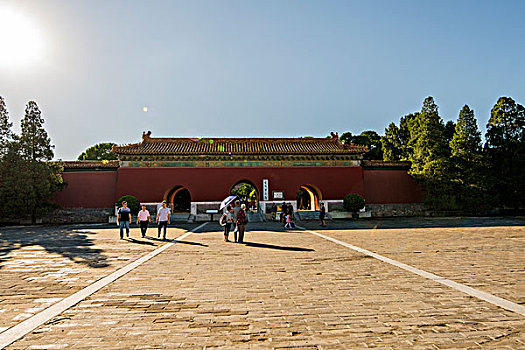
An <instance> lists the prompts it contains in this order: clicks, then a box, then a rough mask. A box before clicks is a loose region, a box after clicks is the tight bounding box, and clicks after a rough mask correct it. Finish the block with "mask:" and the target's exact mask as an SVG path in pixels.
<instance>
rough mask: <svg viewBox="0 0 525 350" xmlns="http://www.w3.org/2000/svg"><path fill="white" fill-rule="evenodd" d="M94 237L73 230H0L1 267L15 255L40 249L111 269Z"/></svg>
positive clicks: (45, 227)
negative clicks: (33, 248) (34, 248)
mask: <svg viewBox="0 0 525 350" xmlns="http://www.w3.org/2000/svg"><path fill="white" fill-rule="evenodd" d="M91 234H93V233H92V232H90V231H83V230H76V229H75V228H74V227H51V226H38V227H35V226H32V227H8V228H5V227H4V228H0V263H1V262H4V261H6V260H9V259H10V258H9V254H10V253H11V252H12V251H15V250H19V249H22V248H24V247H29V246H41V247H42V248H44V249H45V250H46V251H47V252H49V253H56V254H60V255H62V256H63V257H66V258H68V259H70V260H71V261H73V262H75V263H78V264H84V265H87V266H89V267H94V268H101V267H107V266H109V264H108V262H107V257H106V256H104V254H103V251H102V249H99V248H95V247H94V245H95V244H94V242H93V239H92V238H90V237H89V235H91ZM1 267H2V266H1V265H0V268H1Z"/></svg>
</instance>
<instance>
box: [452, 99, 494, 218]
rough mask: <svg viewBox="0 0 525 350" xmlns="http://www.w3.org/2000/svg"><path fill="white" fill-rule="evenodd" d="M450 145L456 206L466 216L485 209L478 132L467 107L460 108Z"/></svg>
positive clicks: (481, 156) (483, 174) (470, 110)
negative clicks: (465, 213)
mask: <svg viewBox="0 0 525 350" xmlns="http://www.w3.org/2000/svg"><path fill="white" fill-rule="evenodd" d="M449 145H450V150H451V156H450V163H451V166H450V172H449V177H450V181H451V183H452V187H453V191H454V193H455V196H456V202H457V203H458V206H459V207H460V208H461V209H462V210H463V211H464V212H468V213H472V212H474V211H475V210H476V209H477V210H484V209H487V208H488V198H486V191H485V190H486V180H485V175H486V174H485V170H484V168H485V167H484V165H483V154H482V145H481V132H480V131H479V129H478V124H477V121H476V117H475V116H474V111H473V110H472V109H470V107H469V106H468V105H465V106H463V108H462V109H461V111H460V113H459V117H458V121H457V124H455V127H454V134H453V135H452V139H451V140H450V142H449Z"/></svg>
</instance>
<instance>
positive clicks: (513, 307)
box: [297, 226, 525, 316]
mask: <svg viewBox="0 0 525 350" xmlns="http://www.w3.org/2000/svg"><path fill="white" fill-rule="evenodd" d="M297 228H299V229H301V230H304V231H305V232H308V233H311V234H313V235H316V236H318V237H321V238H324V239H326V240H328V241H331V242H333V243H336V244H339V245H342V246H344V247H347V248H350V249H352V250H355V251H356V252H359V253H361V254H365V255H368V256H371V257H373V258H375V259H377V260H380V261H383V262H385V263H388V264H391V265H394V266H396V267H399V268H401V269H403V270H406V271H409V272H412V273H414V274H416V275H419V276H421V277H424V278H427V279H429V280H432V281H435V282H437V283H441V284H443V285H445V286H448V287H450V288H453V289H455V290H458V291H460V292H463V293H465V294H468V295H470V296H473V297H475V298H478V299H481V300H484V301H487V302H489V303H491V304H493V305H496V306H499V307H501V308H504V309H507V310H509V311H512V312H515V313H518V314H520V315H521V316H525V306H522V305H519V304H516V303H514V302H512V301H510V300H507V299H503V298H500V297H497V296H495V295H493V294H490V293H487V292H483V291H481V290H479V289H475V288H472V287H469V286H466V285H464V284H461V283H458V282H454V281H452V280H449V279H448V278H445V277H441V276H438V275H435V274H433V273H431V272H427V271H425V270H421V269H418V268H417V267H413V266H411V265H407V264H405V263H402V262H399V261H397V260H394V259H390V258H387V257H386V256H383V255H380V254H377V253H374V252H371V251H369V250H366V249H363V248H360V247H357V246H354V245H352V244H349V243H346V242H343V241H340V240H338V239H335V238H332V237H330V236H326V235H323V234H322V233H319V232H316V231H311V230H307V229H306V228H304V227H301V226H297Z"/></svg>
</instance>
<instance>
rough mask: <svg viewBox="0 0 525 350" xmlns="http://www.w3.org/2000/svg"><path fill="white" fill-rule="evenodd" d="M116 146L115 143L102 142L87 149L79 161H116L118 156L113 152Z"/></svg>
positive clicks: (79, 157)
mask: <svg viewBox="0 0 525 350" xmlns="http://www.w3.org/2000/svg"><path fill="white" fill-rule="evenodd" d="M115 145H116V144H115V143H113V142H102V143H98V144H96V145H94V146H91V147H89V148H88V149H86V150H85V151H84V152H82V154H80V155H79V156H78V158H77V159H78V160H115V159H117V155H116V154H115V153H112V152H111V149H112V148H113V146H115Z"/></svg>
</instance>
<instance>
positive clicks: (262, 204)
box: [113, 132, 367, 215]
mask: <svg viewBox="0 0 525 350" xmlns="http://www.w3.org/2000/svg"><path fill="white" fill-rule="evenodd" d="M113 152H114V153H116V154H117V155H118V159H119V169H118V181H119V184H118V187H117V191H116V192H117V194H116V195H117V196H118V195H119V194H120V193H127V192H128V191H129V189H133V193H134V194H136V196H137V198H139V200H141V201H143V202H158V201H159V199H161V198H160V197H161V196H163V197H164V198H163V199H165V200H167V201H168V202H169V203H170V204H171V205H173V209H174V211H175V212H187V211H190V212H191V214H193V215H198V214H204V213H206V211H207V210H210V209H212V208H217V209H218V206H219V203H220V202H221V201H222V200H223V199H224V198H226V197H227V196H228V195H230V193H231V192H232V191H241V189H242V192H243V193H242V196H244V197H246V199H247V200H249V201H250V202H251V199H254V200H255V201H256V202H257V208H258V210H260V211H263V212H264V211H266V210H267V208H271V206H272V203H277V204H280V203H282V202H288V203H297V206H298V209H299V210H316V209H318V208H319V204H320V203H319V202H320V201H321V200H325V201H326V200H328V201H330V203H332V202H337V201H342V198H343V197H344V195H345V194H347V193H351V192H354V193H360V194H362V195H364V183H363V170H362V167H361V160H362V158H363V154H364V153H365V152H367V148H366V147H362V146H355V145H352V144H343V143H341V141H340V140H339V138H338V135H337V134H332V136H331V137H327V138H217V139H211V138H195V139H192V138H153V137H151V133H150V132H148V133H144V134H143V137H142V142H139V143H135V144H129V145H124V146H115V147H114V148H113ZM173 179H177V180H176V184H175V186H174V184H173ZM319 189H322V190H323V193H322V194H321V191H320V190H319ZM244 192H246V193H244Z"/></svg>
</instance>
